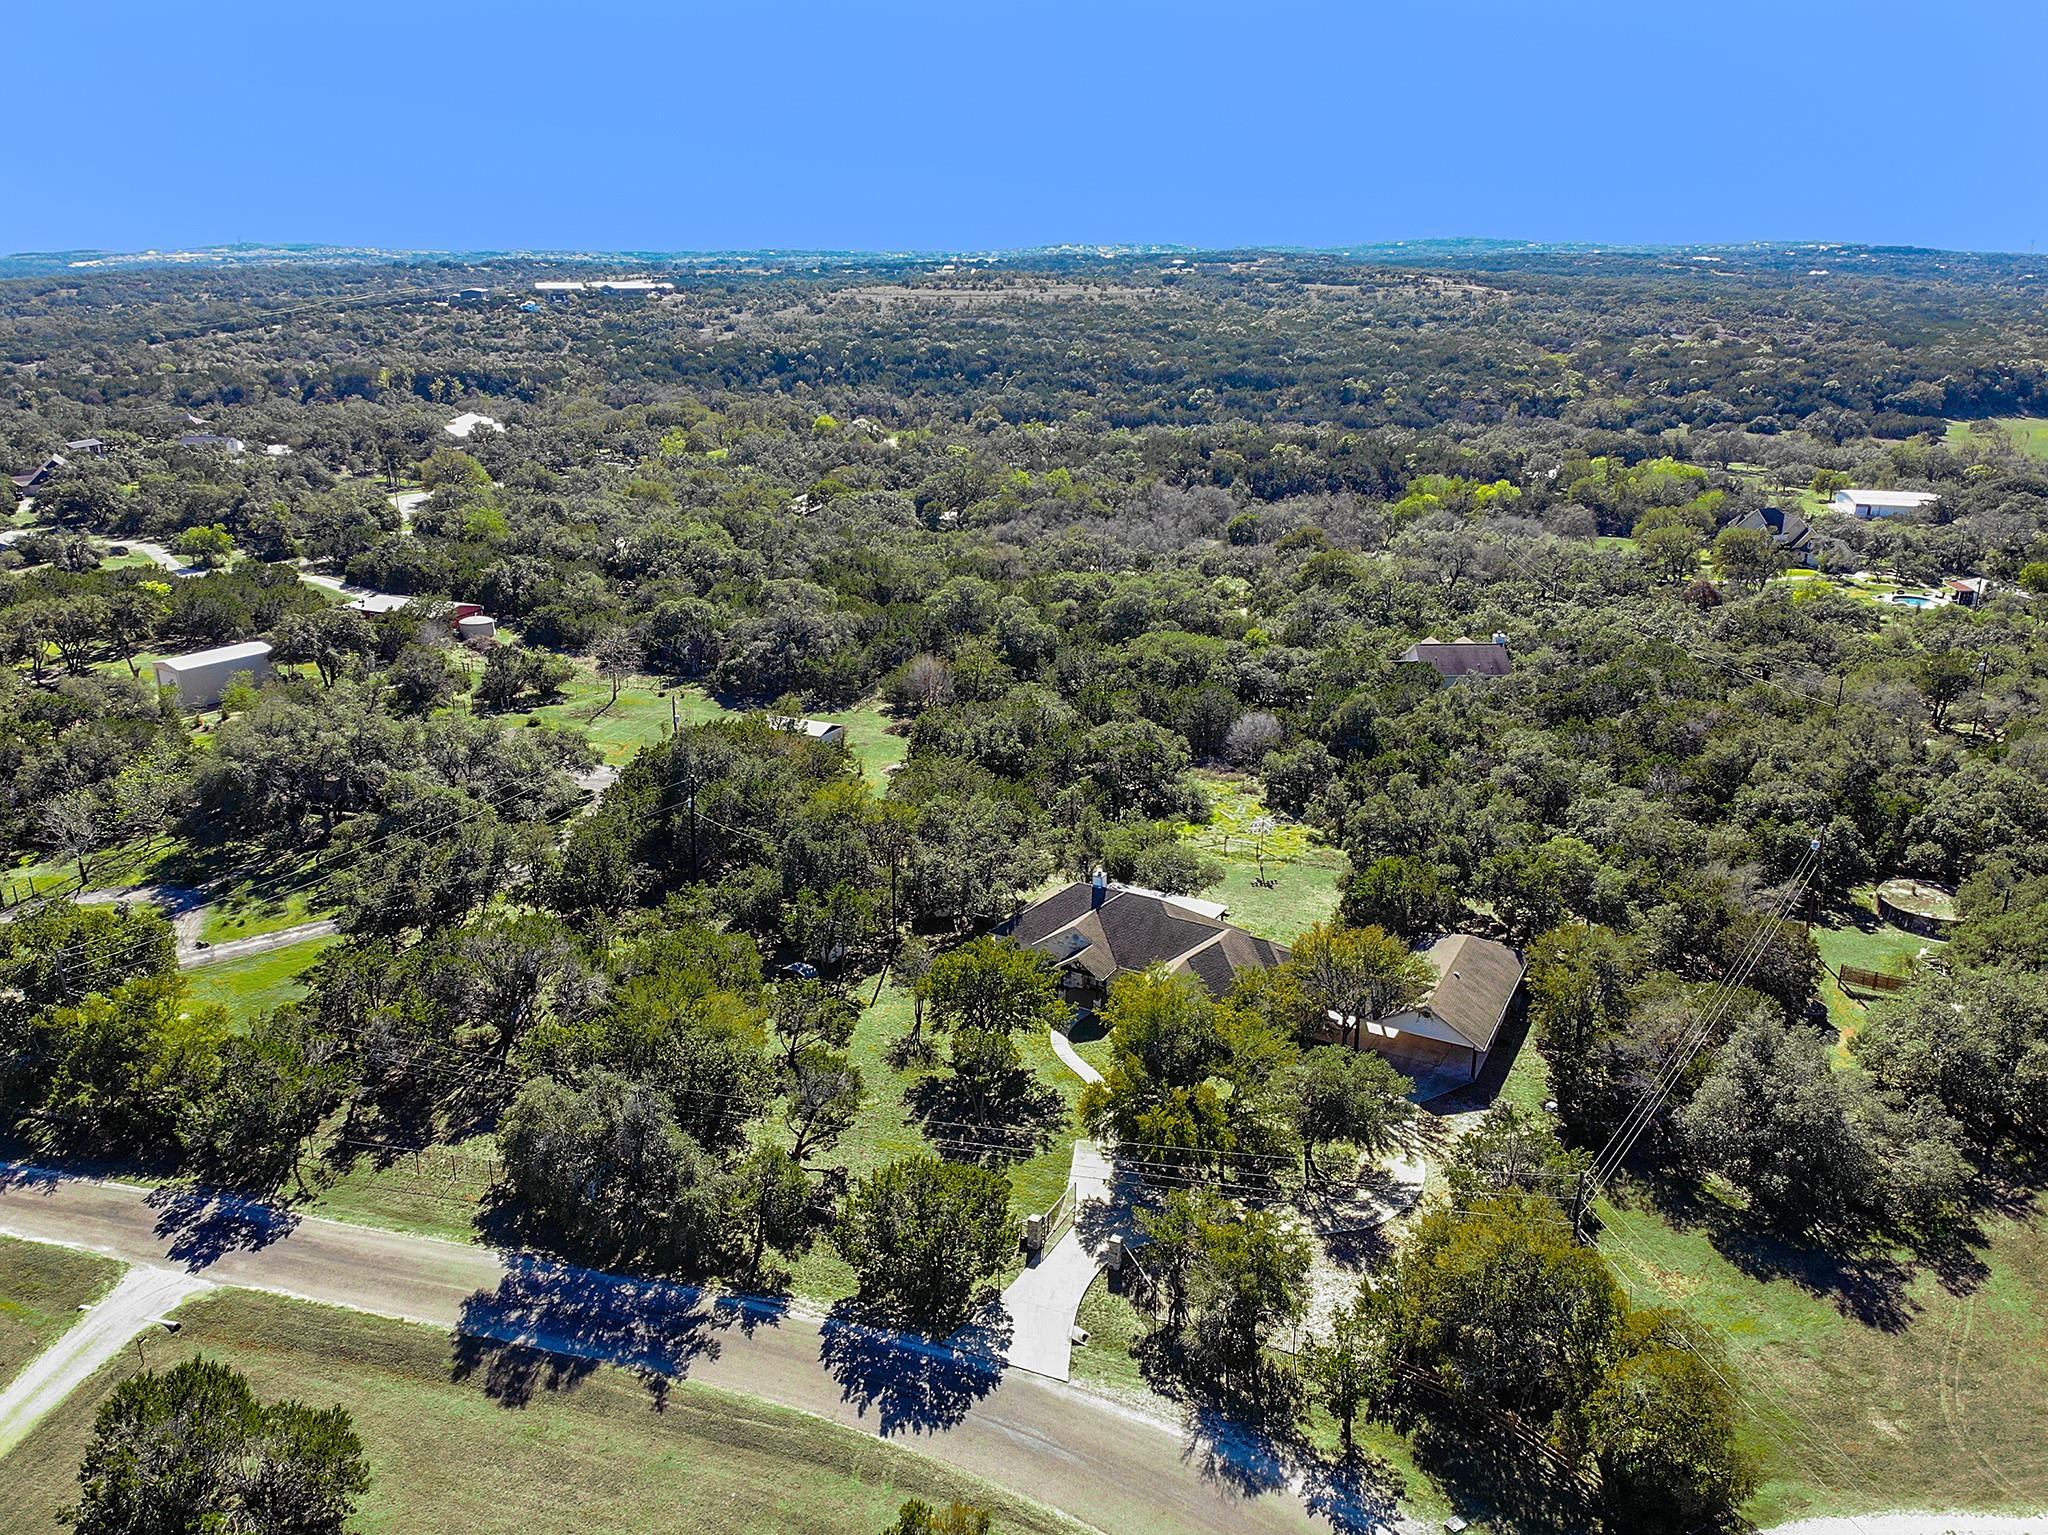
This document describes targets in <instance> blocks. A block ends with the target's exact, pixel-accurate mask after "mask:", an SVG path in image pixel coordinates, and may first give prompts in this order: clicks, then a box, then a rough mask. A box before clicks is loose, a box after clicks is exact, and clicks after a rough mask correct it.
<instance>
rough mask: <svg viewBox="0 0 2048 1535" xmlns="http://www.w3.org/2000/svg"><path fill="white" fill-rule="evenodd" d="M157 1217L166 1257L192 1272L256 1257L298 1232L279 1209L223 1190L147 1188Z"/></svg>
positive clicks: (290, 1215)
mask: <svg viewBox="0 0 2048 1535" xmlns="http://www.w3.org/2000/svg"><path fill="white" fill-rule="evenodd" d="M144 1203H146V1204H147V1205H148V1206H149V1208H150V1209H152V1210H155V1211H156V1212H157V1218H156V1234H157V1235H158V1236H159V1237H163V1238H167V1239H168V1240H169V1241H170V1244H171V1245H170V1248H169V1253H168V1256H169V1257H170V1259H171V1261H172V1262H174V1263H182V1264H184V1265H185V1267H186V1268H187V1269H189V1270H191V1271H192V1272H193V1273H197V1272H199V1270H201V1269H203V1268H207V1267H209V1266H210V1265H212V1264H214V1263H216V1262H218V1261H219V1260H220V1259H221V1258H222V1257H224V1256H225V1255H226V1254H228V1253H231V1252H260V1251H261V1250H262V1249H263V1248H266V1247H268V1246H270V1244H271V1243H273V1242H276V1241H278V1240H280V1239H281V1238H283V1237H288V1236H290V1235H291V1234H292V1232H294V1231H295V1230H297V1229H298V1225H299V1217H298V1215H296V1214H295V1213H293V1212H292V1211H291V1210H289V1209H286V1208H285V1207H284V1206H283V1205H280V1204H274V1203H272V1202H270V1201H268V1200H263V1199H252V1198H250V1197H249V1196H247V1195H245V1194H234V1193H230V1192H228V1191H227V1190H225V1189H209V1188H179V1187H173V1186H166V1187H163V1188H158V1189H152V1190H151V1191H150V1193H149V1197H148V1198H147V1199H146V1200H145V1201H144Z"/></svg>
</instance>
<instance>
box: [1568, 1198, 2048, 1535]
mask: <svg viewBox="0 0 2048 1535" xmlns="http://www.w3.org/2000/svg"><path fill="white" fill-rule="evenodd" d="M1602 1213H1603V1217H1604V1218H1605V1220H1606V1222H1607V1224H1606V1229H1605V1231H1604V1233H1603V1235H1602V1237H1601V1247H1602V1249H1603V1250H1604V1251H1605V1252H1606V1253H1607V1255H1608V1256H1609V1257H1610V1258H1611V1259H1613V1260H1614V1262H1615V1264H1616V1267H1617V1271H1618V1272H1619V1273H1620V1275H1621V1276H1622V1278H1623V1280H1624V1282H1625V1283H1626V1284H1628V1285H1629V1287H1630V1288H1631V1290H1632V1291H1633V1292H1634V1293H1635V1295H1636V1298H1637V1299H1638V1300H1641V1301H1643V1302H1645V1303H1661V1304H1667V1305H1679V1306H1682V1307H1683V1308H1684V1309H1685V1310H1687V1311H1688V1312H1690V1313H1691V1314H1692V1315H1693V1316H1695V1317H1696V1318H1697V1319H1699V1320H1700V1321H1701V1322H1703V1323H1704V1324H1705V1325H1706V1326H1707V1327H1708V1328H1709V1330H1711V1331H1712V1332H1714V1333H1716V1334H1718V1335H1719V1336H1721V1337H1722V1338H1723V1339H1725V1340H1726V1341H1727V1345H1728V1348H1729V1353H1730V1357H1731V1361H1732V1363H1733V1364H1734V1366H1735V1368H1736V1372H1737V1374H1738V1376H1739V1379H1740V1384H1741V1387H1742V1389H1743V1392H1744V1395H1745V1398H1746V1400H1747V1404H1748V1408H1749V1423H1748V1426H1747V1429H1746V1432H1745V1438H1746V1440H1747V1441H1748V1443H1749V1445H1750V1446H1751V1448H1752V1449H1754V1450H1755V1451H1756V1452H1757V1453H1758V1454H1759V1455H1760V1457H1761V1459H1762V1464H1763V1477H1764V1479H1763V1485H1762V1487H1761V1488H1760V1490H1759V1492H1758V1494H1757V1496H1756V1498H1755V1499H1754V1500H1753V1501H1752V1503H1751V1504H1750V1505H1749V1507H1748V1508H1746V1509H1745V1510H1744V1512H1745V1513H1746V1514H1747V1515H1748V1516H1749V1517H1750V1518H1751V1519H1753V1520H1755V1521H1756V1522H1757V1523H1758V1524H1760V1525H1763V1526H1766V1527H1768V1526H1770V1525H1772V1524H1774V1523H1777V1522H1779V1521H1781V1520H1789V1519H1797V1518H1803V1517H1810V1516H1821V1515H1830V1514H1850V1513H1868V1512H1874V1511H1877V1510H1882V1509H1890V1508H1968V1509H1984V1510H2027V1511H2033V1510H2038V1509H2041V1508H2043V1507H2048V1231H2044V1230H2043V1229H2042V1224H2041V1211H2040V1209H2039V1207H2038V1203H2029V1205H2028V1206H2027V1207H2026V1208H2023V1209H2016V1210H2014V1211H2012V1212H2010V1213H2001V1214H1999V1215H1996V1216H1993V1217H1991V1218H1990V1219H1988V1220H1987V1221H1986V1222H1985V1225H1984V1236H1985V1242H1984V1245H1983V1246H1982V1247H1981V1248H1979V1249H1977V1250H1975V1251H1974V1252H1973V1253H1972V1254H1971V1261H1970V1263H1969V1264H1966V1265H1965V1269H1966V1270H1967V1269H1969V1268H1970V1267H1973V1266H1975V1265H1977V1264H1981V1268H1980V1269H1978V1271H1977V1272H1975V1273H1968V1272H1965V1273H1964V1274H1963V1275H1960V1276H1959V1277H1958V1278H1957V1280H1956V1282H1955V1283H1954V1284H1953V1285H1951V1284H1948V1283H1945V1282H1944V1281H1943V1280H1942V1278H1941V1277H1939V1276H1938V1275H1936V1274H1935V1273H1933V1272H1932V1271H1930V1270H1927V1269H1924V1268H1923V1269H1921V1270H1918V1271H1917V1272H1910V1271H1909V1272H1904V1273H1900V1272H1897V1271H1893V1270H1891V1269H1890V1268H1888V1267H1887V1266H1886V1265H1884V1264H1881V1263H1880V1264H1872V1265H1869V1266H1866V1267H1863V1268H1860V1269H1859V1268H1853V1267H1845V1266H1839V1265H1835V1264H1831V1263H1829V1262H1827V1261H1826V1260H1822V1259H1816V1258H1812V1257H1810V1256H1808V1255H1806V1254H1802V1253H1800V1252H1796V1251H1793V1250H1791V1249H1786V1248H1781V1247H1778V1246H1777V1245H1775V1244H1772V1243H1768V1242H1764V1241H1760V1240H1758V1239H1755V1238H1751V1237H1746V1236H1742V1235H1739V1234H1735V1233H1733V1231H1732V1229H1731V1228H1727V1227H1726V1226H1725V1225H1723V1224H1720V1223H1716V1222H1701V1223H1698V1224H1692V1225H1687V1226H1684V1227H1681V1226H1678V1225H1675V1224H1673V1223H1672V1222H1671V1221H1670V1220H1667V1219H1665V1218H1664V1217H1662V1216H1661V1215H1659V1214H1658V1213H1657V1212H1655V1211H1652V1210H1646V1209H1642V1208H1639V1207H1638V1208H1628V1209H1625V1210H1623V1211H1622V1212H1620V1213H1619V1214H1617V1213H1616V1212H1614V1211H1612V1210H1611V1209H1609V1210H1604V1211H1603V1212H1602ZM1716 1230H1720V1231H1721V1232H1723V1233H1724V1234H1722V1235H1721V1236H1720V1237H1719V1239H1718V1241H1717V1239H1716V1236H1715V1232H1716Z"/></svg>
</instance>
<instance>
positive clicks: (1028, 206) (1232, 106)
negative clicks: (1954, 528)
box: [0, 0, 2048, 251]
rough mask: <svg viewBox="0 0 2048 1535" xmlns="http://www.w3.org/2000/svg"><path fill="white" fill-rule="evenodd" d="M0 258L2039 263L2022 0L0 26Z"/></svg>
mask: <svg viewBox="0 0 2048 1535" xmlns="http://www.w3.org/2000/svg"><path fill="white" fill-rule="evenodd" d="M0 33H4V36H5V38H6V42H7V44H8V45H9V46H8V47H7V49H6V57H7V65H8V89H7V95H6V98H5V99H6V111H7V121H8V140H9V142H8V145H7V148H6V149H5V150H4V151H0V250H6V251H23V250H52V249H63V248H75V247H86V246H93V247H106V248H112V249H117V250H135V249H143V248H149V247H155V248H160V249H168V248H171V247H175V246H182V245H196V244H209V243H216V242H225V241H234V240H261V241H325V242H335V243H349V244H366V245H381V246H389V247H407V248H432V249H473V248H483V247H494V248H505V247H521V246H523V247H545V248H560V247H577V248H586V249H635V248H637V249H668V250H674V249H698V250H701V249H718V248H734V247H770V246H774V247H785V248H788V247H801V248H840V249H849V248H850V249H923V250H932V249H986V248H992V247H1012V246H1025V245H1043V244H1052V243H1058V242H1063V241H1081V242H1112V241H1160V242H1179V243H1185V244H1191V245H1205V246H1216V245H1236V244H1288V245H1336V244H1344V243H1348V242H1354V241H1361V242H1362V241H1372V240H1385V239H1403V238H1428V237H1443V236H1457V235H1480V236H1500V237H1515V238H1528V239H1538V240H1568V239H1580V240H1595V241H1602V242H1645V243H1655V242H1675V241H1699V240H1740V239H1750V238H1818V239H1836V240H1852V241H1869V242H1877V243H1888V244H1916V245H1933V246H1947V247H1955V248H1974V249H1996V250H2026V249H2027V248H2028V246H2029V242H2032V241H2037V240H2039V241H2042V242H2044V243H2048V150H2044V147H2043V144H2042V141H2041V135H2040V123H2041V120H2042V118H2041V113H2042V110H2043V107H2042V103H2043V76H2042V74H2041V70H2042V67H2043V61H2044V59H2048V5H2044V4H2042V3H2040V0H2025V3H2021V0H2002V3H1972V0H1948V3H1945V4H1942V5H1939V6H1929V5H1925V4H1920V5H1913V6H1907V5H1901V4H1894V3H1891V0H1863V3H1858V4H1839V3H1833V0H1774V3H1769V4H1757V3H1752V0H1713V3H1692V4H1686V3H1681V0H1632V3H1627V4H1609V3H1593V0H1588V3H1575V0H1521V3H1514V4H1507V3H1493V0H1466V3H1454V0H1410V3H1401V4H1389V3H1374V0H1356V3H1351V4H1342V3H1337V0H1324V3H1317V4H1302V3H1295V0H1238V3H1235V4H1215V3H1210V0H1175V3H1164V4H1153V3H1142V4H1140V3H1131V4H1120V3H1117V0H1093V3H1087V4H1074V3H1070V0H983V3H974V0H949V3H944V4H891V3H888V0H843V3H837V4H831V5H813V4H809V3H805V0H730V3H727V4H723V5H716V6H705V5H696V4H691V3H687V0H677V3H671V4H665V5H659V6H641V5H635V4H630V3H618V0H599V3H574V0H556V3H554V4H550V5H547V6H537V5H528V4H525V3H523V0H506V3H497V0H470V3H468V4H463V5H460V6H454V5H441V4H436V3H432V0H417V3H413V4H404V5H398V4H388V3H385V0H326V3H321V0H311V3H298V0H268V3H264V4H260V5H258V4H246V3H241V0H229V3H209V4H198V5H174V4H169V3H165V0H157V3H153V4H150V5H147V6H142V5H130V4H126V3H112V4H107V3H94V4H92V5H85V4H80V3H74V0H15V5H14V6H13V7H12V8H11V9H10V15H9V19H8V21H7V23H6V25H5V27H4V29H0Z"/></svg>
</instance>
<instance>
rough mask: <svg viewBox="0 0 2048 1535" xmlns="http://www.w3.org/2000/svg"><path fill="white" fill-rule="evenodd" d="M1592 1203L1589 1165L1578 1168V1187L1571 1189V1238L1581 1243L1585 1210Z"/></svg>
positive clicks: (1584, 1229) (1584, 1238)
mask: <svg viewBox="0 0 2048 1535" xmlns="http://www.w3.org/2000/svg"><path fill="white" fill-rule="evenodd" d="M1592 1203H1593V1170H1592V1169H1591V1168H1590V1167H1585V1168H1581V1169H1580V1170H1579V1183H1578V1187H1577V1188H1576V1189H1574V1190H1573V1191H1572V1240H1573V1241H1575V1242H1578V1243H1581V1244H1583V1243H1584V1242H1585V1240H1586V1212H1587V1210H1588V1209H1589V1208H1590V1207H1591V1206H1592Z"/></svg>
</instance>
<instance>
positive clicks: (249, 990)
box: [185, 935, 341, 1024]
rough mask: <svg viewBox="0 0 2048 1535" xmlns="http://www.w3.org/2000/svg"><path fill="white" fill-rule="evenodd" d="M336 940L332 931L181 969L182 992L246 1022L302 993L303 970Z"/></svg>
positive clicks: (293, 1000)
mask: <svg viewBox="0 0 2048 1535" xmlns="http://www.w3.org/2000/svg"><path fill="white" fill-rule="evenodd" d="M340 941H341V940H340V938H339V937H338V936H334V935H329V936H328V937H325V938H308V939H307V940H306V941H305V942H303V943H294V944H287V945H286V946H285V947H284V948H281V949H272V950H271V951H270V952H269V953H267V954H251V955H250V956H249V957H248V958H246V959H228V960H222V961H221V962H220V963H219V964H217V965H200V966H197V967H195V968H193V969H191V970H187V971H186V972H185V993H186V995H187V996H189V997H191V998H192V1000H193V1001H195V1002H218V1003H220V1005H221V1006H223V1007H225V1008H226V1009H227V1010H228V1011H229V1012H230V1013H232V1014H234V1017H235V1021H236V1022H237V1023H243V1024H246V1023H248V1022H249V1021H250V1020H251V1019H253V1018H255V1017H256V1016H258V1015H259V1014H262V1013H267V1012H271V1011H273V1010H274V1009H276V1008H280V1007H283V1006H284V1005H285V1004H286V1003H287V1002H296V1001H298V999H299V998H301V997H303V996H304V995H305V994H306V983H305V981H304V979H303V977H304V975H305V973H306V971H308V970H309V969H311V968H312V966H313V962H314V961H315V960H317V959H318V958H319V957H320V956H321V955H322V954H323V953H325V952H326V950H327V949H328V948H329V947H331V946H332V945H334V944H336V943H339V942H340Z"/></svg>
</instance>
